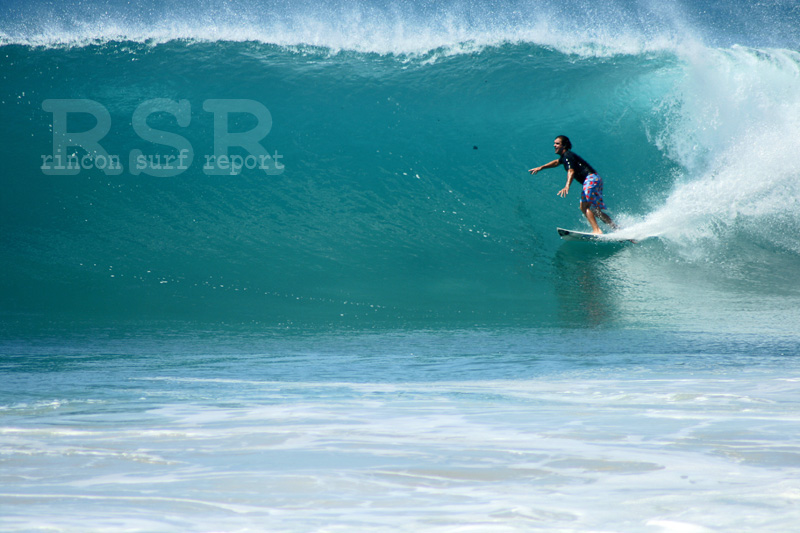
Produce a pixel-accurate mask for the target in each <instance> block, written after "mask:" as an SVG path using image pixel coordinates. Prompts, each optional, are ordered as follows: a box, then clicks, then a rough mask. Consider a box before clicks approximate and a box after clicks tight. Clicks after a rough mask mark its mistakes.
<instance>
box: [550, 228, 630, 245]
mask: <svg viewBox="0 0 800 533" xmlns="http://www.w3.org/2000/svg"><path fill="white" fill-rule="evenodd" d="M556 231H558V234H559V235H560V236H561V238H562V239H564V240H565V241H584V242H597V243H600V242H634V241H633V240H631V239H621V238H619V237H615V236H614V234H613V233H601V234H599V235H598V234H596V233H585V232H583V231H575V230H571V229H564V228H556Z"/></svg>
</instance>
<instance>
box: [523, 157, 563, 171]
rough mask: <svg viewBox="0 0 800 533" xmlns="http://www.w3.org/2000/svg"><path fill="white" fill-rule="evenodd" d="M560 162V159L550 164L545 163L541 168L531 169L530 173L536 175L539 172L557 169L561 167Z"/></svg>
mask: <svg viewBox="0 0 800 533" xmlns="http://www.w3.org/2000/svg"><path fill="white" fill-rule="evenodd" d="M559 161H560V160H559V159H553V160H552V161H550V162H549V163H545V164H544V165H542V166H540V167H536V168H532V169H530V170H529V171H528V172H530V173H531V174H536V173H537V172H539V171H541V170H544V169H546V168H556V167H557V166H558V165H559Z"/></svg>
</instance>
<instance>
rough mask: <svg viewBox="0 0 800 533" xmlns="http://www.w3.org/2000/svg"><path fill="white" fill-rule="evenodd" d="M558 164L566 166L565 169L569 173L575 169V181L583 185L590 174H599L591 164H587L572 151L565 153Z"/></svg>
mask: <svg viewBox="0 0 800 533" xmlns="http://www.w3.org/2000/svg"><path fill="white" fill-rule="evenodd" d="M558 164H559V165H564V168H565V169H566V170H567V172H569V169H571V168H572V169H575V175H574V177H575V180H576V181H577V182H578V183H580V184H583V181H584V180H585V179H586V176H588V175H589V174H597V172H596V171H595V170H594V169H593V168H592V166H591V165H590V164H589V163H587V162H586V160H584V159H583V158H582V157H581V156H579V155H578V154H576V153H575V152H573V151H571V150H567V151H566V152H564V155H562V156H561V158H559V160H558Z"/></svg>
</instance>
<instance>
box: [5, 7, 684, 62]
mask: <svg viewBox="0 0 800 533" xmlns="http://www.w3.org/2000/svg"><path fill="white" fill-rule="evenodd" d="M104 6H105V4H92V3H91V2H90V3H87V4H86V5H85V6H84V7H85V9H83V10H82V11H81V13H80V15H76V14H74V13H69V12H67V11H66V10H64V9H61V10H59V9H58V8H56V7H51V8H50V9H47V8H44V7H39V9H38V12H37V11H36V10H35V8H27V7H26V8H25V13H24V16H22V12H21V11H20V13H18V16H17V17H13V16H12V17H6V19H5V20H2V21H0V43H2V44H22V45H28V46H42V47H63V46H78V47H80V46H86V45H91V44H98V43H106V42H109V41H133V42H142V43H144V42H146V43H163V42H168V41H173V40H189V41H200V42H217V41H221V42H243V41H252V42H258V43H263V44H272V45H278V46H285V47H305V46H311V47H319V48H323V49H326V50H329V51H331V52H333V53H336V52H341V51H354V52H360V53H376V54H381V55H399V56H407V55H424V54H429V53H431V52H434V51H444V52H445V53H448V54H461V53H472V52H474V51H475V50H479V49H482V48H484V47H491V46H502V45H505V44H520V43H528V44H534V45H539V46H547V47H552V48H554V49H556V50H559V51H562V52H565V53H570V54H577V55H585V56H611V55H619V54H623V55H629V54H639V53H643V52H650V51H658V50H664V49H675V48H676V47H679V46H682V44H683V43H686V42H687V41H692V42H694V41H697V37H696V35H699V34H698V33H697V32H696V31H695V30H694V28H693V27H692V25H691V24H687V23H685V22H684V21H683V19H682V18H681V17H680V16H679V15H676V14H675V13H672V12H667V11H665V10H663V9H662V10H659V11H658V12H652V13H651V14H650V16H649V18H642V15H641V10H642V8H641V6H634V9H627V10H626V9H622V8H620V7H618V6H614V5H613V4H612V5H609V6H605V7H604V8H602V10H601V9H596V8H594V7H591V8H590V7H586V6H584V5H583V3H581V2H572V3H569V2H568V3H564V2H550V1H530V2H506V3H498V4H496V5H484V4H481V3H464V2H459V1H450V2H443V3H441V4H436V5H433V4H430V3H427V2H423V1H418V2H411V3H410V4H408V5H404V7H403V9H402V10H401V9H400V8H398V7H396V6H391V5H381V3H380V2H378V3H377V4H376V5H372V4H366V3H359V2H356V3H352V2H336V1H330V2H326V3H322V4H313V5H312V4H305V3H302V2H301V3H300V4H297V5H293V6H286V5H284V4H282V3H279V2H269V1H266V2H265V1H262V2H258V3H256V4H244V3H240V2H233V3H231V4H226V3H222V4H221V3H217V2H213V1H211V2H204V3H201V4H199V5H197V6H195V5H190V6H183V5H181V4H179V3H177V2H167V3H166V4H165V5H164V6H161V7H156V6H149V7H147V6H145V7H142V6H140V7H139V8H138V9H137V8H130V7H127V6H125V7H122V6H119V7H117V8H115V9H113V8H112V9H108V8H107V6H105V7H106V8H105V9H103V7H104ZM569 20H581V21H583V22H582V27H581V29H580V30H579V31H565V29H564V28H565V21H569Z"/></svg>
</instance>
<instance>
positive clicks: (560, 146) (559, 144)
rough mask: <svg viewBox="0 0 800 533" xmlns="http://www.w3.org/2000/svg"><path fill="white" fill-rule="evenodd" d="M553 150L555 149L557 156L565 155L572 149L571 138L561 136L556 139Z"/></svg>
mask: <svg viewBox="0 0 800 533" xmlns="http://www.w3.org/2000/svg"><path fill="white" fill-rule="evenodd" d="M553 148H555V150H556V153H557V154H563V153H564V152H566V151H567V150H570V149H571V148H572V143H571V142H569V137H567V136H566V135H559V136H558V137H556V140H555V141H553Z"/></svg>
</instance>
